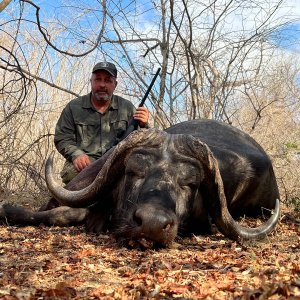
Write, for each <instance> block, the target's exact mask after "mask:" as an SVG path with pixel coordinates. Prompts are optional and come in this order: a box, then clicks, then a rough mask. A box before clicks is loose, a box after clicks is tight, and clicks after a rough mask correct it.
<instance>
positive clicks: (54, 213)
mask: <svg viewBox="0 0 300 300" xmlns="http://www.w3.org/2000/svg"><path fill="white" fill-rule="evenodd" d="M87 215H88V209H87V208H72V207H68V206H60V207H56V208H53V209H50V210H47V211H37V212H35V211H32V210H29V209H26V208H24V207H21V206H12V205H9V204H4V205H2V206H0V220H2V221H4V222H6V223H8V224H10V225H19V226H27V225H39V224H44V225H48V226H52V225H55V226H70V225H77V224H82V223H83V222H84V221H85V219H86V217H87Z"/></svg>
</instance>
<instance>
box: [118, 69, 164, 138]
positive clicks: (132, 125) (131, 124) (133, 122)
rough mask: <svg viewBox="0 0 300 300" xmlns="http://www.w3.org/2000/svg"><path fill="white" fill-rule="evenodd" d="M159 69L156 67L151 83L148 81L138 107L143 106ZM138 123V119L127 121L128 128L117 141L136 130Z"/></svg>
mask: <svg viewBox="0 0 300 300" xmlns="http://www.w3.org/2000/svg"><path fill="white" fill-rule="evenodd" d="M160 70H161V68H158V69H157V71H156V73H155V75H154V77H153V79H152V81H151V83H150V85H149V87H148V89H147V91H146V93H145V95H144V97H143V99H142V101H141V103H140V104H139V107H142V106H144V104H145V101H146V99H147V97H148V95H149V93H150V91H151V89H152V86H153V84H154V82H155V80H156V78H157V76H158V74H159V72H160ZM138 125H139V121H137V120H135V119H132V120H131V121H130V122H129V125H128V128H127V129H126V131H125V132H124V134H123V135H122V137H121V138H120V139H119V141H118V142H120V141H122V140H124V139H125V138H126V137H127V136H128V135H129V134H130V133H131V132H132V131H134V130H136V129H137V128H138Z"/></svg>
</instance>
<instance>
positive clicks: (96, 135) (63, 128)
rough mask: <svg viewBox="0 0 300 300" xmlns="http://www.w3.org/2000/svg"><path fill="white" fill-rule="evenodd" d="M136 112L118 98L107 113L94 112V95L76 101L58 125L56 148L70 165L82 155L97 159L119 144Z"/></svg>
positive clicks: (114, 96)
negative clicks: (92, 99)
mask: <svg viewBox="0 0 300 300" xmlns="http://www.w3.org/2000/svg"><path fill="white" fill-rule="evenodd" d="M134 111H135V107H134V105H133V104H132V103H131V102H130V101H128V100H126V99H124V98H122V97H119V96H116V95H113V98H112V103H111V105H110V107H109V108H108V109H107V110H106V111H105V112H104V113H100V112H98V111H97V110H96V109H95V108H94V106H93V105H92V103H91V94H87V95H85V96H81V97H78V98H76V99H73V100H71V101H70V102H69V103H68V104H67V105H66V107H65V108H64V110H63V111H62V113H61V116H60V118H59V120H58V122H57V125H56V128H55V137H54V144H55V146H56V148H57V150H58V152H59V153H61V154H62V155H63V156H64V157H65V158H66V159H67V160H69V161H73V160H74V159H75V158H76V157H78V156H79V155H81V154H87V155H89V156H91V157H93V158H95V159H97V158H99V157H101V156H102V155H103V154H104V153H105V152H106V151H107V150H109V149H110V148H111V147H112V146H114V145H115V144H116V143H117V142H118V140H119V138H120V137H121V136H122V135H123V133H124V132H125V131H126V129H127V127H128V123H129V121H130V120H131V119H132V116H133V113H134Z"/></svg>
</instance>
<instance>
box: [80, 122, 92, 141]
mask: <svg viewBox="0 0 300 300" xmlns="http://www.w3.org/2000/svg"><path fill="white" fill-rule="evenodd" d="M91 127H93V126H91V124H86V123H84V122H76V128H77V130H76V139H77V144H82V145H85V144H88V142H89V140H90V131H91V129H92V128H91Z"/></svg>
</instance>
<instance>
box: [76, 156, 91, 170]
mask: <svg viewBox="0 0 300 300" xmlns="http://www.w3.org/2000/svg"><path fill="white" fill-rule="evenodd" d="M91 163H92V162H91V160H90V158H89V157H88V156H87V155H86V154H81V155H79V156H77V157H76V158H75V159H74V160H73V165H74V167H75V169H76V171H77V172H80V171H82V170H83V169H84V168H86V167H87V166H89V165H90V164H91Z"/></svg>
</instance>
